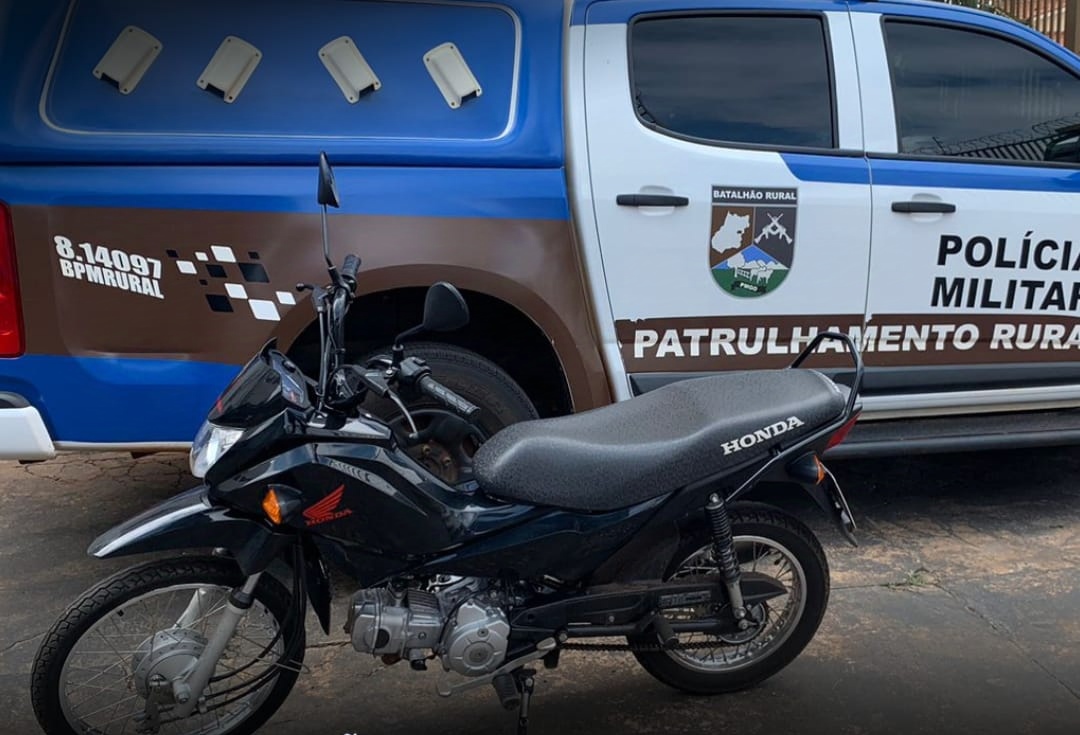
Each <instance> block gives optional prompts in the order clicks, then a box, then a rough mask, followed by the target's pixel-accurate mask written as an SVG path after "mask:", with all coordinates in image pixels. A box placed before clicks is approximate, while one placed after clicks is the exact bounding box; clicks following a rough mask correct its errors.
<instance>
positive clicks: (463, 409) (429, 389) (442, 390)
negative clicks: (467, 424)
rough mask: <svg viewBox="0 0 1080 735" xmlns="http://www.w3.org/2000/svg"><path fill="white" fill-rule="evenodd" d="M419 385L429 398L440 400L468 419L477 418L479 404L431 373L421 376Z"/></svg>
mask: <svg viewBox="0 0 1080 735" xmlns="http://www.w3.org/2000/svg"><path fill="white" fill-rule="evenodd" d="M417 387H418V388H419V389H420V392H421V393H423V394H424V395H425V396H427V397H428V398H431V399H432V400H435V401H438V402H439V403H441V404H443V405H444V406H446V407H447V408H449V409H450V410H451V411H454V412H455V413H458V414H460V415H461V416H462V417H464V418H466V419H472V418H475V417H476V415H477V414H478V413H480V407H479V406H476V405H474V404H472V403H470V402H469V401H467V400H465V399H464V398H462V397H461V396H459V395H458V394H457V393H455V392H454V391H452V390H450V389H449V388H447V387H446V386H445V385H443V384H441V383H439V382H438V381H437V380H435V378H433V377H431V376H430V375H425V376H424V377H422V378H420V380H419V382H418V383H417Z"/></svg>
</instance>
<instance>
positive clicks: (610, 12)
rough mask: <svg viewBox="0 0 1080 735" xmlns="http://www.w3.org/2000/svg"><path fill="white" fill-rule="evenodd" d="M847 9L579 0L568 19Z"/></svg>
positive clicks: (735, 0) (815, 4) (839, 6)
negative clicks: (736, 11) (734, 11)
mask: <svg viewBox="0 0 1080 735" xmlns="http://www.w3.org/2000/svg"><path fill="white" fill-rule="evenodd" d="M763 9H764V10H793V11H800V10H815V11H825V10H841V11H843V10H847V3H846V2H845V1H844V0H802V1H801V2H790V0H579V2H576V3H574V7H573V9H572V12H571V16H570V22H571V23H573V24H575V25H581V24H583V23H586V22H588V23H596V24H599V23H626V22H628V21H629V20H630V19H631V18H633V17H634V16H635V15H640V14H642V13H657V12H666V11H679V12H683V11H695V10H700V11H708V10H763Z"/></svg>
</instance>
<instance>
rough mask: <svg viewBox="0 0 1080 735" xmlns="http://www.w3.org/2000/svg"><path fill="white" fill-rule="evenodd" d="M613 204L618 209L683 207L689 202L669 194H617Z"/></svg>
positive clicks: (684, 198)
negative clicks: (617, 206)
mask: <svg viewBox="0 0 1080 735" xmlns="http://www.w3.org/2000/svg"><path fill="white" fill-rule="evenodd" d="M615 203H616V204H618V205H619V206H620V207H685V206H687V205H688V204H690V200H689V199H687V198H686V197H680V196H672V195H671V194H619V195H618V196H617V197H615Z"/></svg>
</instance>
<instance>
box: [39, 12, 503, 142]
mask: <svg viewBox="0 0 1080 735" xmlns="http://www.w3.org/2000/svg"><path fill="white" fill-rule="evenodd" d="M130 28H134V29H136V30H135V31H128V29H130ZM125 32H129V33H132V34H134V35H139V34H142V33H145V34H146V35H147V36H148V37H150V38H152V39H154V40H155V41H157V42H158V43H159V44H160V49H155V52H154V57H153V58H152V63H150V64H149V66H148V67H147V68H146V69H145V73H143V74H142V75H141V77H139V78H138V79H137V85H136V84H131V85H130V86H127V87H125V85H124V84H123V83H121V84H119V85H118V84H117V83H116V81H115V80H114V81H113V83H109V80H107V79H103V78H101V76H102V75H101V74H100V72H101V68H100V65H101V63H102V61H103V59H105V58H106V57H107V56H108V54H109V51H110V48H111V46H112V45H113V44H114V43H116V42H117V39H118V36H120V35H122V34H123V33H125ZM519 37H520V29H519V22H518V20H517V18H516V17H515V16H514V15H512V14H511V13H510V12H509V11H507V10H505V9H503V8H500V7H498V6H481V5H449V4H443V3H422V2H419V3H413V2H410V3H387V2H371V1H370V0H358V1H355V2H331V3H327V2H309V3H281V2H278V3H265V4H260V3H249V2H237V1H229V0H189V1H188V2H169V3H166V2H146V1H145V0H79V2H77V3H74V4H73V8H72V10H71V12H70V15H69V17H68V20H67V23H66V24H65V29H64V33H63V35H62V37H61V39H60V42H59V46H58V48H57V52H56V58H55V61H54V64H53V69H52V70H51V73H50V78H49V81H48V85H47V88H46V90H45V99H44V103H45V104H44V106H43V114H44V117H45V119H46V121H47V122H48V123H49V124H50V125H52V126H53V127H54V128H58V129H60V130H62V131H66V132H72V133H82V134H85V133H107V134H117V133H119V134H128V133H130V134H132V135H139V136H146V135H154V134H159V135H170V136H177V135H178V136H183V135H187V134H190V135H214V136H231V135H235V136H284V137H298V136H299V137H304V136H315V137H328V136H329V137H346V138H368V137H371V138H395V139H402V138H404V139H451V140H490V139H495V138H499V137H501V136H502V135H503V134H504V133H505V132H506V131H507V130H508V127H509V126H510V125H511V123H512V120H513V117H512V114H511V106H512V103H513V101H514V92H515V88H516V80H515V78H514V73H515V68H516V63H517V61H518V58H519V54H520V49H519V48H518V46H519V40H520V39H519ZM342 39H348V40H347V42H346V41H344V40H342ZM335 41H339V43H338V44H337V45H334V42H335ZM230 44H231V46H232V48H233V49H234V50H235V49H237V48H238V47H239V48H240V51H236V52H235V53H233V57H235V58H233V59H228V58H226V59H224V63H221V64H218V69H219V71H220V73H219V74H217V76H218V77H220V79H222V80H224V81H223V82H215V81H214V79H206V78H204V76H209V75H207V74H206V72H207V71H212V69H211V66H210V64H211V60H212V59H216V58H219V57H218V56H216V54H217V53H218V52H219V51H221V50H222V49H227V48H228V47H229V45H230ZM447 45H452V46H453V48H454V49H455V50H456V52H458V53H459V54H460V57H461V58H462V59H464V61H465V62H466V63H467V65H468V68H469V70H470V71H471V73H472V74H473V75H475V77H476V81H477V83H478V85H479V87H480V88H481V89H482V94H467V95H466V99H465V100H462V101H457V100H454V101H455V102H456V104H455V105H454V106H451V105H450V104H448V99H447V97H446V95H445V94H444V92H443V91H441V90H440V87H439V85H438V83H437V82H436V81H435V79H434V78H433V76H432V73H431V72H430V71H429V69H428V66H427V65H426V64H425V61H426V57H428V56H430V55H431V53H432V52H433V51H435V50H437V49H439V48H440V47H446V46H447ZM133 48H136V47H134V46H133ZM335 50H336V53H333V54H332V53H331V52H335ZM321 51H322V52H323V53H322V54H321V53H320V52H321ZM255 52H257V56H256V55H255ZM129 53H134V52H129ZM245 54H246V55H245ZM115 56H116V54H114V57H115ZM120 56H123V53H122V52H121V53H120ZM331 56H333V57H334V58H331ZM249 58H250V59H252V60H254V61H255V62H257V63H255V64H252V67H253V68H251V69H249V70H248V71H249V75H244V74H240V75H237V74H234V73H233V72H234V71H237V70H236V69H231V68H230V62H232V63H233V65H240V66H242V65H243V64H242V63H241V62H243V61H244V60H245V59H249ZM335 58H336V59H337V63H338V64H339V65H344V64H345V63H346V62H348V63H351V64H352V65H353V69H352V70H351V74H350V73H348V72H350V69H348V68H346V69H345V70H344V71H345V72H346V73H345V74H340V73H339V74H337V76H335V71H336V70H335V67H334V64H333V62H334V61H335ZM360 58H362V59H363V61H364V62H366V64H368V65H369V68H364V67H363V66H362V64H361V63H360V62H357V61H355V60H356V59H360ZM237 59H239V61H236V60H237ZM350 60H351V61H350ZM114 61H115V59H114ZM114 65H115V66H117V68H120V69H123V68H124V64H123V63H117V64H114ZM369 71H370V72H373V77H377V79H378V85H377V87H376V86H375V85H374V84H370V85H368V86H367V88H366V89H362V87H364V86H365V81H364V80H365V79H369V80H370V79H371V78H372V75H368V72H369ZM105 76H107V75H105ZM241 82H242V83H241ZM357 82H359V83H358V84H357ZM215 84H216V85H217V86H216V87H215ZM350 84H355V85H356V86H355V87H350V86H349V85H350ZM222 86H226V87H229V88H230V89H225V90H223V89H221V87H222ZM230 90H231V91H230Z"/></svg>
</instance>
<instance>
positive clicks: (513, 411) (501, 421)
mask: <svg viewBox="0 0 1080 735" xmlns="http://www.w3.org/2000/svg"><path fill="white" fill-rule="evenodd" d="M389 353H390V348H389V347H387V348H385V349H382V350H377V351H375V352H373V353H371V354H370V355H365V356H364V358H363V360H361V362H363V361H365V360H367V359H369V358H370V357H372V356H373V355H376V354H389ZM405 354H406V355H408V356H410V357H419V358H422V359H423V360H425V361H427V363H428V365H429V366H430V367H431V374H432V377H434V378H435V379H436V380H438V381H439V382H440V383H442V384H443V385H445V386H447V387H448V388H450V389H451V390H453V391H454V392H456V393H458V394H459V395H461V396H462V397H464V398H466V399H468V400H469V401H471V402H472V403H474V404H476V405H477V406H479V407H480V414H479V416H478V417H477V418H476V419H475V420H474V421H473V422H472V425H471V426H470V425H469V423H468V422H466V421H464V420H463V419H461V418H459V417H457V416H456V415H455V414H453V413H452V412H450V411H448V410H447V409H446V408H444V407H443V406H442V405H441V404H438V403H436V402H435V401H433V400H431V399H429V398H426V397H425V398H419V399H416V400H411V401H407V402H406V406H408V408H409V411H410V412H412V414H413V418H414V419H415V420H416V423H417V428H418V429H419V430H420V431H421V433H423V432H424V431H426V430H433V431H434V433H435V434H436V436H434V437H433V438H432V440H431V441H426V442H423V443H421V444H420V445H419V446H416V447H414V448H413V449H412V450H410V452H409V453H410V454H411V455H412V456H413V457H414V459H416V460H417V461H419V462H420V463H421V464H423V465H424V466H425V467H427V468H428V470H430V471H431V472H432V473H433V474H435V475H436V476H437V477H439V478H440V479H442V480H443V481H444V482H446V483H448V484H451V485H456V484H461V483H466V482H469V481H470V480H471V479H472V455H473V454H474V453H475V452H476V449H478V448H479V446H480V444H482V443H483V442H484V441H486V440H487V439H489V438H491V437H492V436H493V435H494V434H495V433H496V432H497V431H499V430H500V429H502V428H504V427H506V426H509V425H510V424H515V423H517V422H518V421H528V420H530V419H535V418H539V414H538V413H537V411H536V407H535V406H534V405H533V403H532V401H531V400H529V396H528V395H527V394H526V393H525V391H523V390H522V389H521V386H519V385H518V384H517V383H516V382H514V379H513V378H511V377H510V376H509V375H508V374H507V373H506V371H505V370H503V369H502V368H500V367H499V366H498V365H496V364H495V363H493V362H492V361H491V360H488V359H487V358H486V357H483V356H481V355H478V354H477V353H475V352H473V351H472V350H467V349H465V348H464V347H458V346H457V345H449V344H442V343H439V342H415V343H409V344H407V345H406V350H405ZM364 408H365V409H366V410H368V411H370V412H371V413H373V414H374V415H376V416H378V417H379V418H382V419H383V420H385V421H387V422H388V423H390V425H391V426H393V427H394V429H395V431H397V432H398V435H399V438H401V437H403V436H405V435H406V434H407V433H408V431H409V428H408V423H407V422H406V421H405V420H404V418H403V417H402V416H401V412H400V411H399V410H398V409H397V407H396V406H395V405H394V404H393V403H391V402H390V401H387V400H383V399H376V398H372V397H369V398H368V399H367V401H366V402H365V403H364Z"/></svg>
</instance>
